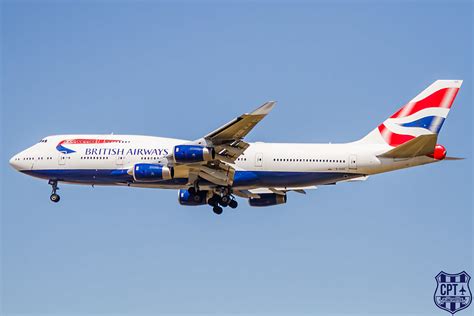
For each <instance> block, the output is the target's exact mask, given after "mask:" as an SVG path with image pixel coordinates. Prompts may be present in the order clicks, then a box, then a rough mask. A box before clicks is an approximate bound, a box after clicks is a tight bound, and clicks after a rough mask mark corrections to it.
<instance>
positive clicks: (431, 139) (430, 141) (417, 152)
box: [378, 134, 438, 158]
mask: <svg viewBox="0 0 474 316" xmlns="http://www.w3.org/2000/svg"><path fill="white" fill-rule="evenodd" d="M437 139H438V135H437V134H427V135H420V136H418V137H416V138H414V139H412V140H410V141H408V142H406V143H404V144H402V145H400V146H398V147H395V148H394V149H392V150H389V151H387V152H386V153H383V154H381V155H379V156H378V157H381V158H413V157H417V156H425V155H429V154H432V153H433V151H434V148H435V146H436V141H437Z"/></svg>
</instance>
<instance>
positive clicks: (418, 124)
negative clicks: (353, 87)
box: [360, 80, 462, 147]
mask: <svg viewBox="0 0 474 316" xmlns="http://www.w3.org/2000/svg"><path fill="white" fill-rule="evenodd" d="M461 84H462V80H437V81H435V82H434V83H433V84H431V85H430V86H429V87H428V88H426V89H425V90H424V91H423V92H421V93H420V94H418V95H417V96H416V97H415V98H414V99H412V100H411V101H410V102H408V103H407V104H406V105H405V106H403V107H402V108H401V109H400V110H398V111H397V112H395V114H393V115H392V116H390V117H389V118H388V119H386V120H385V121H384V122H383V123H382V124H380V125H379V126H378V127H377V128H375V129H374V130H373V131H372V132H370V133H369V134H368V135H367V136H365V137H364V138H363V139H361V140H360V142H361V143H372V144H388V145H390V146H392V147H397V146H400V145H402V144H405V143H407V142H409V141H411V140H413V139H415V138H417V137H419V136H422V135H434V136H436V135H437V134H438V133H439V131H440V129H441V127H442V126H443V123H444V120H445V119H446V117H447V116H448V113H449V110H450V109H451V106H452V105H453V101H454V98H455V97H456V94H457V93H458V91H459V88H460V87H461Z"/></svg>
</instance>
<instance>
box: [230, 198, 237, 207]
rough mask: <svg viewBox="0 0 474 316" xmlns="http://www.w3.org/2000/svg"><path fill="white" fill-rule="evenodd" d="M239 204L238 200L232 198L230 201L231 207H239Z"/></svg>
mask: <svg viewBox="0 0 474 316" xmlns="http://www.w3.org/2000/svg"><path fill="white" fill-rule="evenodd" d="M237 206H239V203H237V201H236V200H231V201H230V202H229V207H230V208H237Z"/></svg>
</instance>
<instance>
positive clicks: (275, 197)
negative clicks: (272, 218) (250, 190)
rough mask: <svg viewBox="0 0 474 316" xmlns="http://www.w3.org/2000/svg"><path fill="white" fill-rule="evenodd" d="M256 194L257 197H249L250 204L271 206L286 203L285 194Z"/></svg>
mask: <svg viewBox="0 0 474 316" xmlns="http://www.w3.org/2000/svg"><path fill="white" fill-rule="evenodd" d="M258 195H259V196H260V197H259V198H250V199H249V204H250V206H273V205H278V204H284V203H286V194H285V195H280V194H275V193H263V194H258Z"/></svg>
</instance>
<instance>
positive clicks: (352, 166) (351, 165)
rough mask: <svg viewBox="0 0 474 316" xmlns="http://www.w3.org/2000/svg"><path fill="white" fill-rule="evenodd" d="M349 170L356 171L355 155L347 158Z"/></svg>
mask: <svg viewBox="0 0 474 316" xmlns="http://www.w3.org/2000/svg"><path fill="white" fill-rule="evenodd" d="M349 169H352V170H357V156H356V155H350V156H349Z"/></svg>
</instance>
